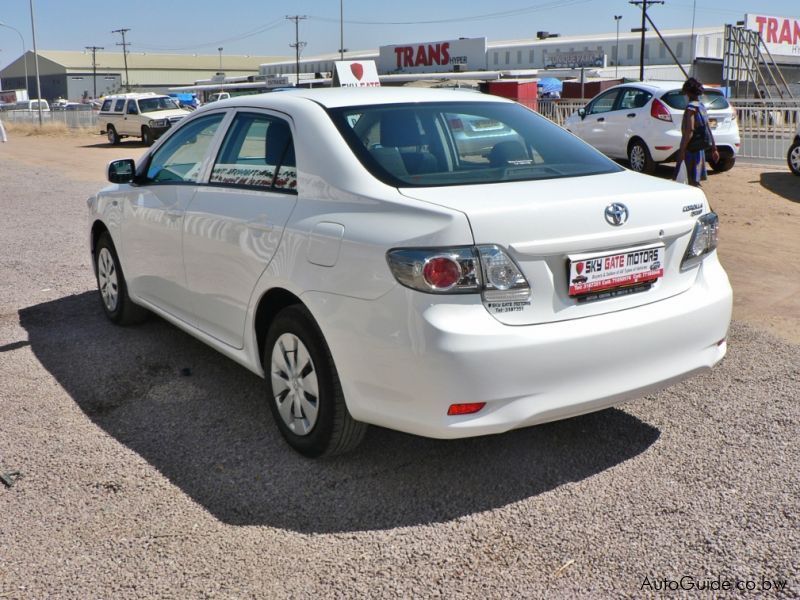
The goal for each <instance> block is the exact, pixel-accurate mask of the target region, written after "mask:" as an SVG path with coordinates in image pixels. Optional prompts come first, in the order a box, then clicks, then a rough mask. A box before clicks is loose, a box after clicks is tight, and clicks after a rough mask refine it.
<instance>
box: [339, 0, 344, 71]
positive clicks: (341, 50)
mask: <svg viewBox="0 0 800 600" xmlns="http://www.w3.org/2000/svg"><path fill="white" fill-rule="evenodd" d="M339 58H340V60H344V0H339Z"/></svg>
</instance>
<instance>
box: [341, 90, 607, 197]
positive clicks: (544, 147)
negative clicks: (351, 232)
mask: <svg viewBox="0 0 800 600" xmlns="http://www.w3.org/2000/svg"><path fill="white" fill-rule="evenodd" d="M328 113H329V115H330V116H331V119H332V120H333V121H334V123H335V124H336V126H337V128H338V129H339V131H340V132H341V134H342V136H343V137H344V139H345V140H346V141H347V143H348V144H349V146H350V149H351V150H352V151H353V153H354V154H355V155H356V156H357V157H358V159H359V160H360V161H361V163H362V164H363V165H364V166H365V167H366V168H367V169H368V170H369V171H370V172H371V173H372V174H373V175H374V176H375V177H377V178H378V179H380V180H381V181H383V182H384V183H387V184H389V185H393V186H396V187H408V186H444V185H470V184H483V183H497V182H501V181H520V180H537V179H554V178H560V177H575V176H582V175H596V174H599V173H613V172H618V171H620V170H621V168H620V167H619V166H617V165H616V164H615V163H614V162H612V161H611V160H610V159H608V158H606V157H605V156H603V155H602V154H600V153H599V152H597V151H596V150H594V149H593V148H591V147H590V146H588V145H587V144H585V143H583V142H581V141H580V140H578V139H576V138H574V137H573V136H571V135H569V134H568V133H566V132H565V131H564V130H563V129H561V128H560V127H558V126H557V125H555V124H553V123H552V122H550V121H549V120H547V119H545V118H544V117H542V116H540V115H538V114H536V113H534V112H533V111H531V110H528V109H526V108H524V107H523V106H520V105H519V104H515V103H500V102H448V103H440V102H435V103H434V102H431V103H418V104H395V105H371V106H363V107H344V108H332V109H329V111H328Z"/></svg>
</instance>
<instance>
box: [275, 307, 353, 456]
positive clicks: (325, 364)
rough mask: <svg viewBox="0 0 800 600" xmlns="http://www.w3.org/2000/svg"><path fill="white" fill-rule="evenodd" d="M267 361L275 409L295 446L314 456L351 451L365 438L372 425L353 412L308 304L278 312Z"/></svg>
mask: <svg viewBox="0 0 800 600" xmlns="http://www.w3.org/2000/svg"><path fill="white" fill-rule="evenodd" d="M263 360H264V371H265V374H266V377H265V379H266V382H267V398H268V402H269V407H270V411H271V412H272V416H273V418H274V420H275V423H276V425H277V426H278V429H279V430H280V432H281V435H282V436H283V438H284V439H285V440H286V441H287V442H288V444H289V445H290V446H291V447H292V448H294V449H295V450H296V451H298V452H299V453H300V454H303V455H305V456H307V457H310V458H315V457H319V456H333V455H336V454H343V453H345V452H349V451H350V450H352V449H353V448H355V447H356V446H357V445H358V444H359V443H360V442H361V440H362V439H363V437H364V434H365V433H366V430H367V425H366V424H365V423H360V422H358V421H356V420H354V419H353V417H352V416H350V413H349V411H348V410H347V405H346V404H345V400H344V393H343V392H342V387H341V385H340V383H339V375H338V373H337V372H336V366H335V365H334V363H333V357H332V356H331V353H330V350H329V349H328V345H327V344H326V343H325V339H324V337H323V335H322V332H321V331H320V329H319V327H318V326H317V324H316V322H315V321H314V319H313V317H312V316H311V313H309V312H308V310H307V309H306V308H305V307H304V306H301V305H293V306H289V307H287V308H284V309H283V310H282V311H281V312H279V313H278V314H277V315H276V317H275V320H274V321H273V322H272V324H271V325H270V327H269V330H268V332H267V338H266V343H265V344H264V357H263Z"/></svg>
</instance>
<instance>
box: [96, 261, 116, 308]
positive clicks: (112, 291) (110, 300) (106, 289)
mask: <svg viewBox="0 0 800 600" xmlns="http://www.w3.org/2000/svg"><path fill="white" fill-rule="evenodd" d="M97 285H98V287H99V288H100V295H101V296H102V297H103V303H104V304H105V305H106V308H107V309H108V310H109V312H114V311H115V310H116V308H117V302H118V300H119V282H118V281H117V267H116V265H115V264H114V257H113V256H111V252H110V251H109V250H108V248H101V249H100V253H99V254H98V256H97Z"/></svg>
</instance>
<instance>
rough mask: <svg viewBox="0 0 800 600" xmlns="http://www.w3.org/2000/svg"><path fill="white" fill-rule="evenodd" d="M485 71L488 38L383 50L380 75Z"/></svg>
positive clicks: (387, 47) (382, 48)
mask: <svg viewBox="0 0 800 600" xmlns="http://www.w3.org/2000/svg"><path fill="white" fill-rule="evenodd" d="M485 68H486V38H465V39H460V40H445V41H439V42H418V43H413V44H403V45H399V46H381V47H380V54H379V58H378V69H379V71H380V72H381V73H442V72H448V71H477V70H479V69H485Z"/></svg>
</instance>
